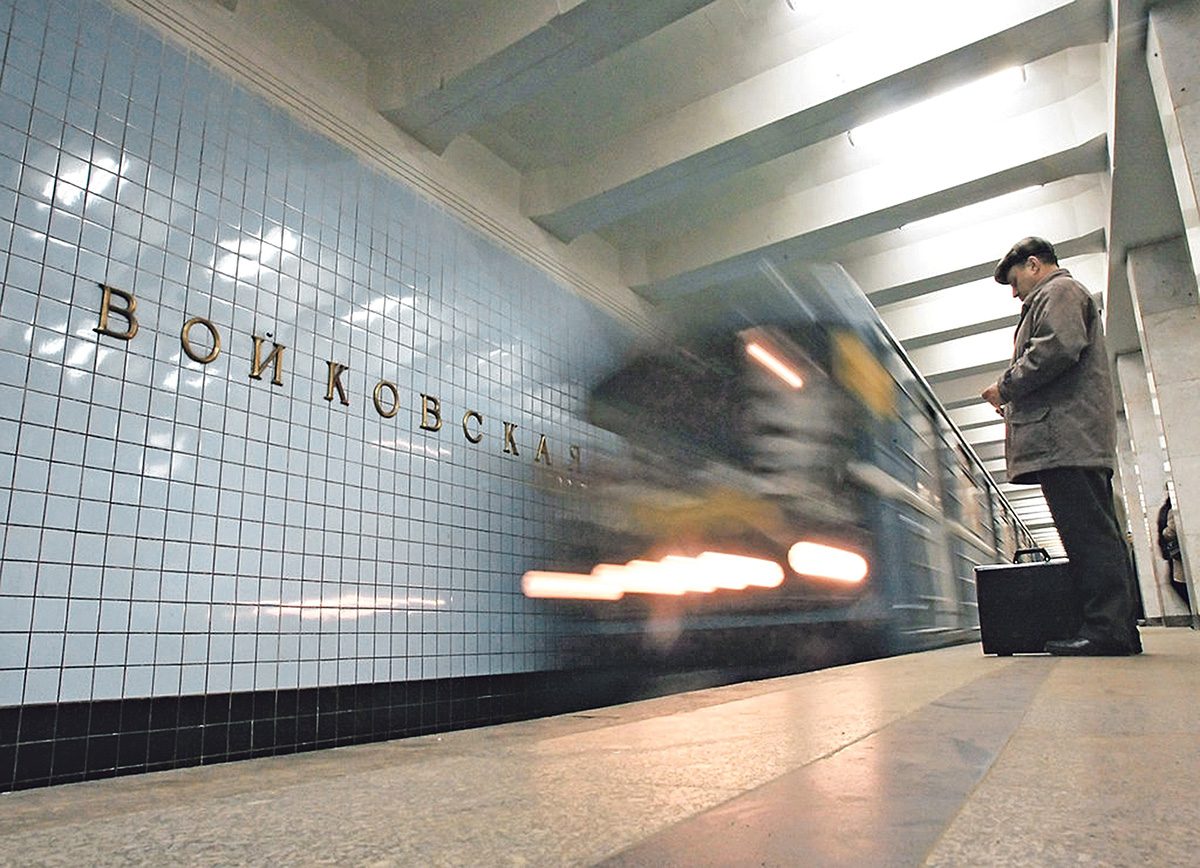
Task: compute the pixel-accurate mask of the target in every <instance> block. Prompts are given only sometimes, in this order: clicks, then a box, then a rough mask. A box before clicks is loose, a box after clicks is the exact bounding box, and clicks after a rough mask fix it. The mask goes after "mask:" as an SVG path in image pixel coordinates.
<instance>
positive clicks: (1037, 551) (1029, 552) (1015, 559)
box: [1013, 546, 1050, 564]
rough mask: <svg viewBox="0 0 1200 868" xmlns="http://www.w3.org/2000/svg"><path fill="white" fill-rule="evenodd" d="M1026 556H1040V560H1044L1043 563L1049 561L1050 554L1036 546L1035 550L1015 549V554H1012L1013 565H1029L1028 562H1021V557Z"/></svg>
mask: <svg viewBox="0 0 1200 868" xmlns="http://www.w3.org/2000/svg"><path fill="white" fill-rule="evenodd" d="M1027 555H1041V556H1042V560H1044V561H1048V560H1050V552H1048V551H1046V550H1045V549H1044V548H1042V547H1041V546H1038V547H1037V548H1032V549H1017V550H1016V551H1015V552H1013V563H1014V564H1022V563H1029V561H1022V560H1021V558H1022V557H1024V556H1027Z"/></svg>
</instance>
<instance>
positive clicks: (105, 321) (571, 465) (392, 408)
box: [93, 283, 582, 470]
mask: <svg viewBox="0 0 1200 868" xmlns="http://www.w3.org/2000/svg"><path fill="white" fill-rule="evenodd" d="M97 286H99V287H100V288H101V289H102V290H103V291H104V297H103V299H102V300H101V302H100V322H99V324H98V325H97V326H96V328H94V329H93V331H94V332H96V333H97V334H102V335H107V336H109V337H114V338H119V339H121V340H124V341H129V340H132V339H133V337H134V335H136V334H137V332H138V321H137V317H136V316H135V315H134V313H135V311H136V310H137V299H135V298H134V297H133V293H130V292H126V291H125V290H122V289H117V288H116V287H113V286H109V285H108V284H105V283H99V284H97ZM112 314H116V315H117V316H119V317H122V318H123V319H124V320H125V324H126V327H125V328H124V329H118V328H114V327H113V326H112V325H111V324H110V321H109V318H110V316H111V315H112ZM196 326H201V327H203V328H204V329H206V330H207V331H208V335H209V338H210V341H211V345H212V346H211V349H208V350H205V349H203V344H202V346H201V348H200V349H197V347H196V345H195V344H193V343H192V331H193V329H195V327H196ZM253 339H254V355H253V357H252V359H251V362H250V376H251V378H252V379H255V380H261V379H262V376H263V372H264V371H266V369H267V367H268V366H271V367H272V377H271V383H272V384H273V385H276V386H282V385H283V351H284V350H285V349H287V348H286V347H285V346H284V345H283V344H279V343H274V342H272V348H271V351H270V353H268V354H267V356H266V357H265V358H264V357H263V344H264V343H265V341H266V340H267V338H262V337H258V336H257V335H254V336H253ZM179 342H180V345H181V346H182V348H183V351H184V353H185V354H186V355H187V357H188V358H189V359H191V360H192V361H194V362H198V363H200V364H201V365H207V364H209V363H210V362H214V361H216V359H217V357H218V356H220V355H221V333H220V332H219V331H218V330H217V327H216V325H214V324H213V322H212V321H211V320H209V319H207V318H205V317H202V316H194V317H192V318H191V319H189V320H187V321H186V322H185V323H184V324H183V328H182V329H180V332H179ZM326 364H327V365H328V366H329V379H328V381H327V387H326V390H325V400H326V401H332V400H333V396H334V393H335V392H336V393H337V396H338V400H339V401H341V403H342V404H344V405H347V406H348V405H349V404H350V399H349V397H348V396H347V394H346V386H345V384H344V383H343V382H342V375H343V374H344V373H346V372H347V371H349V370H350V366H349V365H345V364H342V363H340V362H333V361H328V362H326ZM420 395H421V429H422V430H424V431H440V430H441V429H442V405H441V402H440V401H439V400H438V399H437V398H435V397H434V396H433V395H428V394H425V393H424V392H422V393H420ZM371 398H372V402H373V403H374V404H375V412H377V413H378V414H379V415H380V416H382V417H383V418H384V419H391V418H393V417H394V416H395V415H396V414H397V413H399V412H400V390H399V389H398V388H397V387H396V384H395V383H393V382H391V381H389V380H380V381H379V382H378V383H376V384H375V390H374V392H373V393H372V396H371ZM503 425H504V438H503V442H504V449H503V452H504V454H505V455H514V456H519V455H520V454H521V453H520V452H519V451H518V449H517V439H516V432H517V425H516V423H514V422H504V423H503ZM483 429H484V419H483V414H482V413H480V412H479V411H478V410H467V411H466V412H465V413H463V416H462V432H463V436H464V437H465V438H466V439H467V442H468V443H472V444H475V443H480V442H482V441H483V437H484V431H483ZM581 452H582V450H581V447H579V446H577V445H574V444H572V445H570V446H568V447H567V454H568V455H569V461H568V463H567V470H576V469H579V468H580V467H581V465H582V461H581V457H580V456H581ZM533 463H534V464H545V465H546V466H547V467H551V466H553V463H554V462H553V461H552V459H551V455H550V441H549V440H548V439H547V438H546V435H545V434H542V435H540V436H539V438H538V445H537V450H536V452H535V453H534V456H533Z"/></svg>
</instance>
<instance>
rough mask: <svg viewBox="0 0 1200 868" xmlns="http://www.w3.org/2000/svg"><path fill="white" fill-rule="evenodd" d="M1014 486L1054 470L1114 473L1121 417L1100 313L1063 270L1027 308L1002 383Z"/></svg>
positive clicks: (1038, 287)
mask: <svg viewBox="0 0 1200 868" xmlns="http://www.w3.org/2000/svg"><path fill="white" fill-rule="evenodd" d="M997 387H998V388H999V390H1000V400H1001V401H1002V402H1003V404H1004V421H1005V442H1004V445H1005V456H1006V459H1007V464H1008V479H1009V481H1010V482H1017V483H1033V482H1037V472H1038V471H1039V470H1046V469H1049V468H1053V467H1091V468H1108V469H1109V470H1112V469H1113V468H1114V464H1115V460H1116V442H1117V436H1116V417H1115V415H1114V411H1113V388H1112V380H1111V376H1110V374H1109V367H1108V353H1107V351H1106V350H1105V348H1104V332H1103V327H1102V325H1101V322H1100V312H1099V311H1098V310H1097V309H1096V303H1095V302H1094V301H1092V297H1091V296H1090V295H1089V294H1088V292H1087V290H1086V289H1085V288H1084V286H1083V284H1081V283H1079V281H1077V280H1075V279H1074V278H1073V277H1071V274H1070V272H1068V271H1067V270H1066V269H1065V268H1059V269H1057V270H1056V271H1054V272H1052V273H1050V274H1049V275H1047V276H1046V277H1045V278H1044V279H1043V280H1042V281H1041V282H1040V283H1038V284H1037V285H1036V286H1035V287H1034V288H1033V291H1032V292H1030V293H1029V296H1028V297H1027V298H1026V299H1025V303H1024V305H1023V306H1022V307H1021V321H1020V322H1019V323H1018V324H1017V335H1016V339H1015V341H1014V345H1013V358H1012V364H1011V365H1010V366H1009V368H1008V370H1006V371H1005V372H1004V375H1003V376H1002V377H1001V378H1000V381H999V382H998V383H997Z"/></svg>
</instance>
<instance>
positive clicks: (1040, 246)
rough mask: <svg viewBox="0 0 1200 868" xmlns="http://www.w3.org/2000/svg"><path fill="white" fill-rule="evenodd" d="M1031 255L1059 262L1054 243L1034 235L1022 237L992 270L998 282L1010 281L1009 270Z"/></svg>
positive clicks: (1047, 260)
mask: <svg viewBox="0 0 1200 868" xmlns="http://www.w3.org/2000/svg"><path fill="white" fill-rule="evenodd" d="M1030 256H1036V257H1037V258H1038V259H1040V260H1042V261H1043V262H1049V263H1057V262H1058V255H1057V254H1055V252H1054V245H1053V244H1051V243H1050V242H1049V241H1047V240H1046V239H1045V238H1038V237H1036V236H1033V235H1031V236H1030V237H1028V238H1022V239H1021V240H1020V241H1018V242H1017V243H1016V244H1014V245H1013V246H1012V249H1010V250H1009V251H1008V253H1005V254H1004V258H1003V259H1001V260H1000V261H999V262H998V263H996V270H995V271H994V272H992V276H993V277H995V278H996V283H1008V270H1009V269H1010V268H1012V267H1013V266H1014V265H1016V264H1017V263H1018V262H1020V261H1021V260H1023V259H1028V258H1029V257H1030Z"/></svg>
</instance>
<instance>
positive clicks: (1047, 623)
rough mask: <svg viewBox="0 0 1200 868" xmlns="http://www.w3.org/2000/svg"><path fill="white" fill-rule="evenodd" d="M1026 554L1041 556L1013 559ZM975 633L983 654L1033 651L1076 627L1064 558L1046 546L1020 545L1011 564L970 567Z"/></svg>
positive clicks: (1077, 617)
mask: <svg viewBox="0 0 1200 868" xmlns="http://www.w3.org/2000/svg"><path fill="white" fill-rule="evenodd" d="M1025 555H1036V556H1039V557H1040V558H1041V560H1039V561H1034V562H1032V563H1018V562H1017V561H1018V560H1019V559H1020V558H1021V557H1022V556H1025ZM975 592H976V599H977V600H978V602H979V638H980V639H981V640H982V641H983V653H984V654H999V655H1001V656H1007V655H1009V654H1036V653H1039V652H1041V651H1044V650H1045V645H1046V642H1047V641H1048V640H1050V639H1071V638H1073V637H1074V636H1076V635H1077V634H1078V633H1079V627H1080V624H1081V622H1082V610H1081V608H1080V605H1079V602H1078V595H1077V593H1076V590H1075V586H1074V585H1073V583H1072V582H1071V577H1070V575H1068V573H1067V561H1066V559H1056V560H1051V559H1050V555H1049V554H1048V553H1047V552H1046V550H1045V549H1020V550H1019V551H1018V552H1017V553H1016V555H1015V556H1014V557H1013V563H1011V564H994V565H987V566H978V567H976V568H975Z"/></svg>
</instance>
